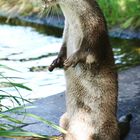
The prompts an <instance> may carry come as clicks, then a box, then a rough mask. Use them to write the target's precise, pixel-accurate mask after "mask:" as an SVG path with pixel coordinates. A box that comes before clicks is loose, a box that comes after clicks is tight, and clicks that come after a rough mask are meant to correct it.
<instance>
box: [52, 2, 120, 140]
mask: <svg viewBox="0 0 140 140" xmlns="http://www.w3.org/2000/svg"><path fill="white" fill-rule="evenodd" d="M52 1H53V2H54V3H55V2H56V3H58V4H59V5H60V7H61V9H62V11H63V13H64V16H65V19H66V21H65V29H64V34H63V45H62V46H63V47H64V46H65V47H66V48H67V51H66V54H67V55H66V54H63V55H62V56H67V59H66V60H65V61H64V59H63V61H64V63H63V61H61V63H57V61H55V62H53V65H54V66H55V65H59V64H63V65H64V67H65V77H66V86H67V87H66V105H67V115H66V114H65V115H63V116H62V117H61V119H60V126H61V127H63V128H64V129H66V130H67V131H68V134H67V135H66V136H65V140H119V139H120V138H119V130H118V124H117V119H116V110H117V96H118V83H117V73H116V71H115V65H114V58H113V53H112V48H111V46H110V43H109V38H108V31H107V27H106V22H105V19H104V16H103V14H102V11H101V10H100V8H99V6H98V4H97V2H96V1H95V0H52ZM57 59H58V58H57ZM57 59H56V60H57ZM50 68H51V67H50ZM53 68H54V67H53Z"/></svg>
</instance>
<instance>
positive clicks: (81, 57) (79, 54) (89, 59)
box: [64, 51, 95, 68]
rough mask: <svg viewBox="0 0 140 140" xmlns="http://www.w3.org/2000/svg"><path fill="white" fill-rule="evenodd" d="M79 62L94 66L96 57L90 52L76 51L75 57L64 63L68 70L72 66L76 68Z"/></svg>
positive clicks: (72, 56)
mask: <svg viewBox="0 0 140 140" xmlns="http://www.w3.org/2000/svg"><path fill="white" fill-rule="evenodd" d="M79 62H82V63H85V64H93V63H95V56H94V55H93V54H90V53H88V52H83V51H76V52H75V53H74V54H73V55H71V56H70V57H69V58H67V59H66V60H65V61H64V66H65V67H66V68H68V67H70V66H72V67H75V66H76V65H77V64H78V63H79Z"/></svg>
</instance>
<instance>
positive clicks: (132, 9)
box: [98, 0, 140, 28]
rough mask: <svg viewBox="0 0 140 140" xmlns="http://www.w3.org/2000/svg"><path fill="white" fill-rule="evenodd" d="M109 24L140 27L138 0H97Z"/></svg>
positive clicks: (139, 4)
mask: <svg viewBox="0 0 140 140" xmlns="http://www.w3.org/2000/svg"><path fill="white" fill-rule="evenodd" d="M98 1H99V4H100V6H101V8H102V9H103V12H104V14H105V17H106V19H107V21H108V23H109V24H110V25H118V24H119V25H121V26H122V27H123V28H128V27H133V28H140V1H139V0H98Z"/></svg>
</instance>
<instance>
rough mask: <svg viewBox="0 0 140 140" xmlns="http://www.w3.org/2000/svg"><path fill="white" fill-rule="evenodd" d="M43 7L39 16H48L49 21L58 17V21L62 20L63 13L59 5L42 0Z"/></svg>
mask: <svg viewBox="0 0 140 140" xmlns="http://www.w3.org/2000/svg"><path fill="white" fill-rule="evenodd" d="M42 1H43V3H42V9H41V11H40V13H39V17H46V18H47V20H48V22H50V21H52V20H54V19H56V20H58V22H60V21H61V19H60V16H61V15H62V12H61V9H60V7H59V5H57V4H56V5H55V4H48V3H47V2H46V0H42Z"/></svg>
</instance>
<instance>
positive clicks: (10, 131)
mask: <svg viewBox="0 0 140 140" xmlns="http://www.w3.org/2000/svg"><path fill="white" fill-rule="evenodd" d="M3 68H4V69H8V70H12V71H17V70H14V69H12V68H9V67H7V66H5V65H1V64H0V70H1V69H3ZM16 78H17V77H16ZM13 79H14V77H6V76H4V75H3V72H2V71H0V88H2V87H13V88H15V92H18V93H19V96H13V95H11V94H10V93H8V92H6V91H4V90H2V89H0V137H9V138H16V137H35V138H40V139H50V140H54V139H57V137H55V136H54V137H53V136H51V137H50V136H45V135H41V134H36V133H32V132H28V131H25V130H23V129H22V128H23V127H24V126H27V125H30V123H25V122H24V118H25V116H26V118H27V117H32V118H34V119H36V120H37V121H39V122H43V123H44V124H46V125H49V126H51V127H52V128H54V129H56V130H58V131H60V132H61V133H64V134H66V133H67V132H66V131H65V130H64V129H62V128H60V127H59V126H57V125H55V124H54V123H52V122H50V121H48V120H45V119H44V118H42V117H39V116H36V115H34V114H30V113H27V109H30V108H34V106H25V103H31V102H30V101H29V100H27V99H23V98H22V96H21V95H20V92H19V90H18V88H22V89H25V90H30V91H31V89H30V88H28V87H26V86H24V85H23V84H22V83H16V82H12V81H13ZM5 81H6V82H5ZM15 115H22V116H23V117H22V119H21V120H20V119H17V117H15ZM31 124H33V123H31Z"/></svg>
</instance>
